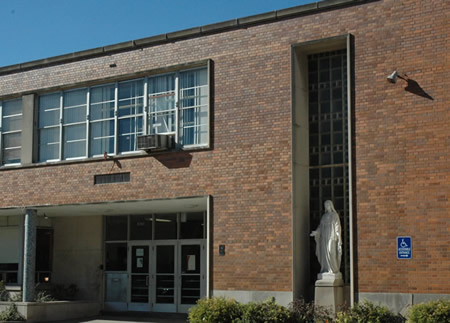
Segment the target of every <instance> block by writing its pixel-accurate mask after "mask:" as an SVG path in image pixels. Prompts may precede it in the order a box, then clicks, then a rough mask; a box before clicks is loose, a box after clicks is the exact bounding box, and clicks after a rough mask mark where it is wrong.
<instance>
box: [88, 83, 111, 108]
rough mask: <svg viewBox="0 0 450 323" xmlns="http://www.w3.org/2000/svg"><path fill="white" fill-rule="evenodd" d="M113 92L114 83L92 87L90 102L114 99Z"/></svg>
mask: <svg viewBox="0 0 450 323" xmlns="http://www.w3.org/2000/svg"><path fill="white" fill-rule="evenodd" d="M114 92H115V86H114V84H110V85H105V86H100V87H95V88H92V89H91V103H99V102H106V101H114Z"/></svg>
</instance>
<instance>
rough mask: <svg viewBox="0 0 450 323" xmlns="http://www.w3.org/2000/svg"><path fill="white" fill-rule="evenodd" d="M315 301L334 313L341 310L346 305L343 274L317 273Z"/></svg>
mask: <svg viewBox="0 0 450 323" xmlns="http://www.w3.org/2000/svg"><path fill="white" fill-rule="evenodd" d="M317 278H318V279H317V280H316V289H315V297H314V303H315V304H316V305H320V306H324V307H326V308H327V309H328V310H329V311H331V312H332V313H333V314H336V313H337V312H339V311H340V310H341V308H342V306H343V305H344V281H343V280H342V274H341V273H337V274H329V273H324V274H319V275H317Z"/></svg>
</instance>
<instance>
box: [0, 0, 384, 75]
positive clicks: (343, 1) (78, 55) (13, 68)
mask: <svg viewBox="0 0 450 323" xmlns="http://www.w3.org/2000/svg"><path fill="white" fill-rule="evenodd" d="M374 1H379V0H323V1H317V2H313V3H308V4H305V5H301V6H296V7H291V8H286V9H281V10H276V11H270V12H266V13H261V14H257V15H253V16H247V17H243V18H238V19H232V20H227V21H222V22H218V23H213V24H209V25H204V26H200V27H194V28H189V29H183V30H179V31H175V32H170V33H166V34H160V35H155V36H151V37H146V38H140V39H136V40H130V41H125V42H121V43H116V44H111V45H107V46H103V47H97V48H92V49H87V50H82V51H77V52H73V53H68V54H63V55H58V56H52V57H48V58H43V59H38V60H33V61H28V62H24V63H19V64H13V65H7V66H3V67H0V75H5V74H13V73H18V72H23V71H27V70H31V69H35V68H40V67H46V66H52V65H59V64H64V63H69V62H73V61H80V60H83V59H88V58H93V57H97V56H103V55H108V54H113V53H117V52H122V51H129V50H133V49H138V48H142V47H149V46H155V45H160V44H164V43H169V42H174V41H178V40H182V39H187V38H193V37H201V36H204V35H208V34H213V33H220V32H224V31H227V30H230V29H237V28H245V27H248V26H251V25H258V24H264V23H270V22H274V21H279V20H282V19H289V18H294V17H298V16H303V15H309V14H313V13H317V12H320V11H325V10H331V9H336V8H340V7H346V6H351V5H358V4H362V3H367V2H374Z"/></svg>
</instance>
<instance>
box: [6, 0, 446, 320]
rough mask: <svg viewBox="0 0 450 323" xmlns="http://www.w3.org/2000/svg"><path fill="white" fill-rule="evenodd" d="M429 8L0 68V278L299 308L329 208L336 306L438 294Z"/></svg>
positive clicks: (440, 271) (442, 189) (299, 15)
mask: <svg viewBox="0 0 450 323" xmlns="http://www.w3.org/2000/svg"><path fill="white" fill-rule="evenodd" d="M448 14H449V3H448V2H447V1H444V0H433V1H420V0H415V1H395V0H384V1H381V0H380V1H364V0H359V1H356V0H355V1H352V0H340V1H334V0H327V1H322V2H318V3H312V4H308V5H304V6H299V7H293V8H289V9H284V10H279V11H276V12H269V13H265V14H260V15H256V16H251V17H245V18H240V19H236V20H230V21H225V22H220V23H217V24H212V25H207V26H202V27H198V28H192V29H188V30H182V31H179V32H173V33H168V34H163V35H159V36H154V37H150V38H145V39H138V40H134V41H129V42H125V43H120V44H116V45H111V46H105V47H99V48H94V49H91V50H86V51H82V52H76V53H72V54H67V55H62V56H57V57H51V58H47V59H42V60H37V61H32V62H28V63H23V64H17V65H12V66H6V67H1V68H0V144H1V149H0V159H1V167H0V185H1V187H2V195H1V199H0V280H4V281H6V283H7V285H8V287H9V288H19V289H20V286H24V289H27V288H29V286H32V285H34V281H37V282H41V283H46V282H48V281H50V282H52V283H55V284H65V285H69V284H76V285H77V287H78V289H79V293H78V295H77V296H78V298H80V299H87V300H93V301H98V302H100V303H101V306H102V308H104V309H109V310H140V311H165V312H171V311H172V312H184V311H186V310H187V309H188V308H189V307H190V306H191V305H192V304H193V303H195V301H196V299H198V298H199V297H204V296H212V295H224V296H229V297H234V298H236V299H238V300H240V301H249V300H261V299H266V298H267V297H269V296H274V297H275V298H276V299H277V300H278V301H279V302H280V303H282V304H287V303H289V302H290V301H292V299H293V298H296V297H300V296H304V297H306V298H309V299H310V298H311V297H313V291H314V289H313V286H314V280H315V277H316V274H317V272H318V264H317V260H316V258H315V256H314V242H313V240H312V239H311V238H310V236H309V232H310V231H311V230H312V229H314V228H315V227H316V226H317V224H318V222H319V220H320V216H321V214H322V213H323V201H325V200H327V199H331V200H332V201H333V202H334V204H335V207H336V209H337V211H338V213H339V214H340V217H341V224H342V227H343V231H342V234H343V243H344V253H343V261H342V266H341V271H342V273H343V275H344V280H345V284H346V298H347V300H348V302H353V301H356V300H360V299H363V298H368V299H371V300H376V301H378V300H380V301H382V302H384V303H386V304H388V305H389V306H391V307H392V308H394V309H396V310H401V309H403V308H404V306H406V305H407V304H411V303H416V302H420V301H423V300H426V299H432V298H440V297H449V294H450V292H449V291H450V254H449V252H450V249H449V248H448V241H449V227H450V221H449V216H448V214H449V211H450V208H449V200H448V198H449V193H450V187H449V183H450V171H449V162H448V159H449V147H450V145H449V143H450V142H449V138H450V136H449V135H450V131H449V127H448V124H449V122H448V120H449V116H450V112H449V104H448V103H449V102H450V95H449V92H448V88H449V85H450V81H449V79H448V72H449V52H450V51H449V37H448V32H449V30H450V23H449V20H448ZM394 70H397V71H398V72H399V76H400V78H398V80H397V82H396V83H391V82H388V81H387V79H386V78H387V76H389V75H390V74H391V73H392V72H393V71H394ZM405 74H407V75H405ZM155 147H158V148H159V149H158V148H157V149H155ZM399 236H407V237H410V238H411V240H412V257H411V259H398V258H397V237H399ZM34 242H35V243H34ZM35 245H37V247H36V248H35V247H34V246H35ZM33 259H35V261H33ZM32 293H33V291H32V288H31V289H30V291H28V289H27V290H24V294H25V297H31V295H32Z"/></svg>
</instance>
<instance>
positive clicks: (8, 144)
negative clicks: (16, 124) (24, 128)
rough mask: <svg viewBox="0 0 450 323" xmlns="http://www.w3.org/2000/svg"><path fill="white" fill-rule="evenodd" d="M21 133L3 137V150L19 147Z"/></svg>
mask: <svg viewBox="0 0 450 323" xmlns="http://www.w3.org/2000/svg"><path fill="white" fill-rule="evenodd" d="M20 138H21V133H20V132H16V133H10V134H5V135H3V148H13V147H20V146H21V144H22V143H21V140H20Z"/></svg>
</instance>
